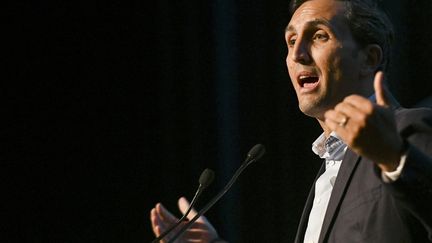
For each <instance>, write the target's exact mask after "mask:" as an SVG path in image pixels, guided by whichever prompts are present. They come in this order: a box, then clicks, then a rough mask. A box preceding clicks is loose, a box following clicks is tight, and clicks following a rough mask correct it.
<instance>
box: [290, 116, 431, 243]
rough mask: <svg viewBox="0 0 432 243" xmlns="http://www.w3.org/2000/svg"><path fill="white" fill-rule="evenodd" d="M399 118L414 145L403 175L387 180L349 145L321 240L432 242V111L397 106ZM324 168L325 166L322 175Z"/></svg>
mask: <svg viewBox="0 0 432 243" xmlns="http://www.w3.org/2000/svg"><path fill="white" fill-rule="evenodd" d="M396 120H397V126H398V130H399V132H400V134H401V135H402V136H403V137H404V138H405V141H407V146H408V150H407V160H406V164H405V167H404V169H403V171H402V174H401V176H400V178H399V179H398V180H397V181H395V182H392V183H385V182H383V181H382V179H381V172H380V171H379V169H378V167H377V166H376V165H375V164H374V163H373V162H372V161H370V160H368V159H366V158H363V157H361V156H358V155H357V154H355V153H354V152H353V151H351V150H349V149H348V150H347V152H346V154H345V157H344V159H343V162H342V164H341V167H340V170H339V172H338V176H337V179H336V182H335V185H334V188H333V191H332V194H331V197H330V201H329V205H328V208H327V211H326V214H325V218H324V223H323V226H322V229H321V234H320V239H319V242H321V243H322V242H331V243H333V242H334V243H337V242H341V243H351V242H367V243H374V242H377V243H387V242H388V243H398V242H414V243H423V242H432V110H430V109H423V108H421V109H397V110H396ZM371 139H373V138H371ZM323 170H324V166H323V167H321V170H320V172H319V173H318V176H317V178H318V177H319V175H321V174H322V173H323ZM314 184H315V183H314ZM314 189H315V188H314V187H312V189H311V192H310V193H309V197H308V199H307V201H306V206H305V208H304V211H303V214H302V217H301V220H300V225H299V228H298V231H297V236H296V239H295V242H296V243H300V242H303V239H304V234H305V230H306V227H307V222H308V217H309V212H310V210H311V207H312V202H313V199H314Z"/></svg>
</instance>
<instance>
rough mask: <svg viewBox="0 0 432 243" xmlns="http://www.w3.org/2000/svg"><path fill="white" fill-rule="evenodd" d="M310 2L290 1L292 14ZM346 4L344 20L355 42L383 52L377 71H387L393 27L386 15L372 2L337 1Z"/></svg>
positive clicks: (301, 0) (368, 0) (360, 0)
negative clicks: (375, 47) (376, 47)
mask: <svg viewBox="0 0 432 243" xmlns="http://www.w3.org/2000/svg"><path fill="white" fill-rule="evenodd" d="M307 1H311V0H292V1H291V3H290V10H291V14H293V13H294V12H295V11H296V10H297V9H298V8H299V7H300V6H301V5H302V4H303V3H305V2H307ZM338 1H341V2H345V3H346V11H345V14H344V16H345V18H346V19H347V21H348V25H349V27H350V30H351V33H352V35H353V37H354V39H355V40H356V42H357V43H358V44H359V45H360V46H362V47H364V46H366V45H368V44H377V45H379V46H380V47H381V49H382V51H383V59H382V62H381V65H380V67H379V69H382V70H388V69H389V66H390V59H391V54H392V45H393V40H394V31H393V25H392V23H391V22H390V20H389V18H388V17H387V15H386V14H385V13H384V12H383V11H381V10H380V9H379V8H378V6H377V3H376V2H375V1H373V0H338Z"/></svg>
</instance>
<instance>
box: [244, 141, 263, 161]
mask: <svg viewBox="0 0 432 243" xmlns="http://www.w3.org/2000/svg"><path fill="white" fill-rule="evenodd" d="M265 151H266V150H265V147H264V145H262V144H257V145H255V146H253V148H252V149H251V150H250V151H249V153H248V157H249V161H251V160H259V159H260V158H261V157H262V156H263V155H264V154H265Z"/></svg>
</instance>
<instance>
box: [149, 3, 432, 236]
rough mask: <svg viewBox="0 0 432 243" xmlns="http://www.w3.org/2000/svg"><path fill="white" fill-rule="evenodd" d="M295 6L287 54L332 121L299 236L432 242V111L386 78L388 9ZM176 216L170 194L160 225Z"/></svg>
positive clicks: (326, 120) (299, 83)
mask: <svg viewBox="0 0 432 243" xmlns="http://www.w3.org/2000/svg"><path fill="white" fill-rule="evenodd" d="M292 7H293V11H294V13H293V16H292V18H291V21H290V23H289V24H288V26H287V28H286V31H285V39H286V43H287V46H288V55H287V58H286V63H287V67H288V71H289V75H290V78H291V81H292V83H293V87H294V89H295V91H296V94H297V98H298V102H299V108H300V110H301V111H302V112H303V113H304V114H306V115H308V116H310V117H313V118H315V119H317V121H318V122H319V124H320V126H321V127H322V129H323V134H322V135H321V136H320V137H319V138H318V139H317V140H316V141H315V142H314V144H313V151H314V152H315V153H316V154H317V155H319V156H320V157H321V158H323V159H324V160H325V163H324V164H323V166H322V168H321V169H320V172H319V174H318V176H317V179H316V181H315V183H314V186H313V188H312V190H311V192H310V194H309V197H308V199H307V202H306V205H305V208H304V211H303V215H302V217H301V220H300V224H299V227H298V232H297V236H296V239H295V242H344V243H347V242H379V243H386V242H392V243H394V242H432V113H431V111H430V110H428V109H403V108H401V107H400V106H399V105H398V104H397V102H396V101H395V100H394V99H393V98H392V96H391V94H390V93H389V92H388V91H387V90H386V88H385V87H384V84H383V82H384V74H383V71H381V70H386V68H387V67H388V63H389V53H390V44H391V41H392V38H393V32H392V28H391V25H390V23H389V21H388V19H387V17H386V16H385V15H384V14H383V13H381V12H380V11H378V10H377V9H376V7H375V6H374V5H373V4H372V3H370V2H369V1H365V0H363V1H362V0H351V1H337V0H309V1H308V0H306V1H293V2H292ZM187 205H188V203H187V202H186V201H185V199H183V198H182V199H180V200H179V207H180V210H181V211H182V212H184V211H185V208H187ZM175 220H176V218H175V217H174V216H172V215H171V213H170V212H168V211H167V210H166V209H164V208H163V206H162V205H161V204H158V205H156V208H155V209H153V210H152V211H151V221H152V225H153V230H154V232H155V234H156V235H159V234H160V233H161V232H163V231H164V230H165V229H166V228H167V227H168V226H169V225H170V224H172V223H173V222H175ZM194 227H195V228H194V229H191V230H190V231H188V232H187V233H186V234H185V235H183V238H182V239H181V240H180V241H179V242H189V241H190V242H193V239H201V241H200V242H212V240H215V239H217V238H218V234H217V233H216V231H215V230H214V228H213V227H212V226H211V224H210V223H208V221H207V220H206V219H205V218H204V217H203V218H202V219H201V221H200V222H198V223H197V224H196V225H195V226H194ZM213 242H217V240H216V241H213Z"/></svg>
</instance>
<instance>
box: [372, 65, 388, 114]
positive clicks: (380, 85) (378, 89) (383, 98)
mask: <svg viewBox="0 0 432 243" xmlns="http://www.w3.org/2000/svg"><path fill="white" fill-rule="evenodd" d="M374 89H375V96H376V101H377V104H378V105H381V106H390V105H391V100H390V94H389V92H388V90H387V88H386V87H385V85H384V73H383V72H382V71H378V72H377V73H376V74H375V80H374Z"/></svg>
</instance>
